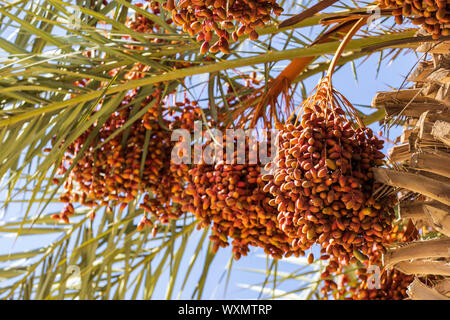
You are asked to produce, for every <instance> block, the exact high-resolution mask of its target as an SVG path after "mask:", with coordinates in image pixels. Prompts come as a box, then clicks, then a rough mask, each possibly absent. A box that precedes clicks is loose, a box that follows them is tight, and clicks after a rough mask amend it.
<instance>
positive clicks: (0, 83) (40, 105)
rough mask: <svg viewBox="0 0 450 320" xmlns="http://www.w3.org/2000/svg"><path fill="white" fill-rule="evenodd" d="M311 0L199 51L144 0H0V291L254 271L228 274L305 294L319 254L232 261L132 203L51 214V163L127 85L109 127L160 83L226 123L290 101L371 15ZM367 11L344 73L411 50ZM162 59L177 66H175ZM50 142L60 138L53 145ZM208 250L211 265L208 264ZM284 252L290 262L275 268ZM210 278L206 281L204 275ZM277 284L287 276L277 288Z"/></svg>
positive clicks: (59, 186) (358, 6)
mask: <svg viewBox="0 0 450 320" xmlns="http://www.w3.org/2000/svg"><path fill="white" fill-rule="evenodd" d="M155 2H165V1H162V0H158V1H155ZM321 2H327V3H325V4H322V7H321V8H319V9H320V10H312V11H311V10H310V11H309V12H306V14H303V16H301V17H300V19H299V17H298V14H299V13H301V12H304V10H305V9H307V8H311V7H312V6H313V5H315V4H316V2H314V1H306V2H302V4H299V3H298V2H297V1H285V0H282V1H279V4H280V5H281V6H282V7H283V8H284V9H285V10H284V13H283V14H281V15H280V16H279V17H278V18H273V19H272V20H271V21H270V22H268V23H266V24H265V26H264V27H260V28H258V29H257V32H258V34H259V38H258V40H250V39H249V37H248V36H247V35H244V36H242V37H240V38H239V39H238V40H237V41H231V40H230V52H229V53H226V54H223V53H221V52H219V53H208V54H206V55H205V54H202V53H200V52H199V49H200V44H199V43H198V42H197V41H196V40H195V37H193V36H191V35H189V34H188V33H184V32H183V31H182V30H181V29H180V28H179V27H177V26H175V25H174V24H171V23H170V21H169V19H170V17H171V12H170V11H167V10H165V9H163V8H161V9H160V11H161V13H160V14H158V15H157V14H155V13H154V12H152V11H151V10H149V9H148V4H149V3H150V2H146V1H137V0H136V1H134V0H132V1H129V0H113V1H105V0H74V1H70V0H37V1H26V0H6V1H5V0H0V21H1V23H0V52H1V58H0V59H1V60H0V181H1V190H0V200H1V202H0V206H1V210H2V219H1V220H0V237H1V239H2V240H1V242H2V245H1V246H0V247H1V251H0V280H1V282H0V297H2V298H3V299H150V298H155V297H156V298H167V299H173V298H178V297H184V298H186V297H187V298H195V299H201V298H205V297H209V296H210V295H209V294H211V292H213V293H214V291H215V290H216V289H218V288H220V290H226V288H227V286H228V283H229V281H230V277H232V271H233V272H250V273H251V274H252V275H254V276H255V275H256V276H257V275H261V277H262V280H261V279H260V280H261V281H260V280H257V281H254V283H247V282H246V281H243V280H242V279H241V282H242V283H241V284H240V286H241V287H242V288H243V289H242V290H248V291H251V292H257V294H258V295H259V297H264V298H314V297H317V287H318V285H319V279H318V277H317V275H318V274H319V273H318V272H319V270H320V268H321V265H320V263H315V264H312V265H309V266H308V265H306V263H305V261H304V259H293V258H289V259H287V260H286V261H284V260H274V259H271V258H269V257H266V256H265V255H263V256H262V257H257V259H260V263H259V264H258V265H257V267H254V266H252V267H247V268H237V267H236V263H235V262H233V257H232V254H231V250H224V251H219V253H215V252H214V250H213V246H212V243H211V242H210V240H209V237H208V235H209V232H210V230H209V229H203V230H197V228H196V227H197V225H198V221H197V220H196V219H195V216H194V215H192V214H187V215H186V216H184V217H183V218H181V219H179V220H177V221H170V222H169V223H168V224H166V225H164V226H161V227H160V228H159V229H158V233H157V234H156V236H153V235H152V232H151V230H148V229H144V230H143V231H138V230H137V229H136V224H137V221H139V218H140V217H141V216H142V214H143V210H142V209H141V208H140V207H139V206H138V201H134V202H131V203H130V204H129V206H128V207H127V209H126V210H123V211H122V210H119V208H116V207H114V208H112V212H110V213H105V212H104V211H105V210H104V208H103V209H101V208H100V209H98V210H97V211H98V212H97V217H96V218H95V219H94V220H91V219H90V216H89V215H88V212H89V211H90V208H86V207H83V206H79V207H76V208H75V210H74V213H73V216H72V217H71V219H70V221H69V222H68V223H66V222H64V221H55V220H54V219H52V215H53V214H55V213H58V212H59V211H60V210H61V207H62V204H61V203H60V202H59V197H60V195H61V194H62V193H63V191H64V190H63V183H64V178H63V179H55V177H57V169H58V168H57V167H58V166H57V164H58V163H60V162H61V160H62V159H63V156H64V154H65V152H66V150H67V148H68V147H69V146H70V144H71V143H73V142H74V141H75V140H76V139H77V138H78V137H80V136H81V135H82V134H83V133H84V132H86V130H88V129H89V128H90V127H92V125H93V124H96V123H102V122H104V121H105V119H107V118H108V117H109V116H110V115H111V114H112V113H114V112H115V111H116V109H117V106H118V102H120V101H121V100H122V99H123V97H124V96H126V94H127V93H128V92H130V90H134V89H139V90H138V93H137V95H136V97H135V101H136V102H134V105H133V108H135V114H136V117H134V118H133V117H131V118H130V119H129V120H128V121H127V122H126V123H125V124H124V125H123V126H122V128H121V131H122V130H123V131H124V132H125V131H126V130H127V128H128V130H129V128H131V125H132V124H133V122H134V121H135V120H136V119H137V118H138V117H139V116H142V114H141V113H140V112H142V111H140V109H139V108H140V103H139V101H142V100H143V99H145V97H146V96H148V95H151V94H152V93H153V92H155V90H157V89H158V88H159V87H160V85H161V84H162V85H163V88H164V92H163V97H164V95H170V94H173V92H174V91H176V92H178V93H179V94H181V95H184V94H186V95H188V96H190V97H192V98H193V99H195V100H198V101H199V102H200V103H201V104H202V106H203V109H202V110H203V115H204V117H211V118H214V119H217V118H220V117H221V116H223V113H225V115H226V116H227V117H228V116H231V120H232V121H235V122H237V121H239V119H242V118H244V115H245V114H246V113H247V114H248V113H250V114H251V113H253V114H256V113H258V112H259V113H260V114H263V113H265V112H266V111H267V110H268V109H269V106H270V108H272V107H273V105H274V106H276V107H279V106H281V105H284V104H286V103H288V104H289V103H291V104H296V103H298V102H300V101H301V99H303V98H305V97H306V95H307V92H308V91H309V90H310V89H311V88H309V86H310V83H311V82H310V81H311V79H317V77H318V76H321V75H322V74H323V73H324V72H325V71H326V70H327V69H328V67H329V64H330V57H331V56H332V55H333V53H334V52H335V51H336V49H337V48H338V46H339V43H340V39H342V37H343V35H345V33H346V32H348V28H347V29H346V28H344V27H343V26H344V25H345V23H347V22H349V21H350V22H352V21H353V22H354V21H356V20H357V19H360V18H364V17H366V18H368V17H369V16H370V15H368V12H375V11H373V10H372V9H373V8H374V7H373V4H370V3H369V4H366V3H364V2H362V1H357V2H355V1H340V2H336V1H321ZM142 3H144V5H141V4H142ZM326 7H328V8H326ZM323 9H325V10H323ZM316 11H317V12H316ZM137 15H139V16H141V17H144V18H145V19H148V21H151V22H152V23H153V24H155V25H158V32H157V33H146V32H142V31H139V30H136V29H134V28H132V27H131V26H130V23H129V21H133V19H136V16H137ZM292 17H294V18H292ZM288 18H292V19H289V20H288V21H287V22H285V23H283V24H281V25H280V22H281V21H284V20H287V19H288ZM380 21H382V23H381V24H380V25H379V26H378V28H376V29H373V28H367V27H363V28H362V29H361V30H360V31H359V32H358V34H357V35H356V36H355V37H354V38H353V39H352V40H351V41H350V42H349V43H348V45H347V46H346V48H345V51H344V53H343V55H342V57H341V59H340V60H339V61H338V65H337V69H339V68H340V67H342V66H345V65H351V66H352V67H353V69H354V72H355V76H357V73H358V72H357V68H356V63H357V62H358V61H359V62H361V61H363V60H364V59H366V58H368V57H369V56H371V55H375V54H376V55H379V57H380V59H379V66H378V67H379V68H380V67H382V65H383V63H384V62H385V61H386V60H388V59H390V60H394V59H400V58H399V56H400V53H401V52H402V51H404V50H408V49H410V48H414V47H415V45H416V44H415V42H414V38H413V35H414V32H415V31H414V30H411V29H410V28H407V27H399V26H395V25H394V24H393V22H392V21H391V20H390V18H389V16H386V17H382V18H381V20H380ZM286 61H287V62H290V63H289V64H286ZM175 62H183V63H186V67H183V68H176V67H174V65H175ZM136 64H140V65H143V66H145V71H144V72H143V76H142V77H138V78H135V79H126V80H125V79H124V75H125V74H126V73H127V72H129V71H130V70H132V68H133V66H135V65H136ZM114 70H115V72H112V71H114ZM250 74H253V78H254V79H257V80H258V82H259V86H258V87H257V88H253V89H254V90H256V92H258V93H259V94H258V95H256V97H257V98H256V99H254V100H247V99H245V97H246V94H247V93H248V92H246V91H245V90H241V89H242V87H243V85H242V81H240V80H241V79H242V75H250ZM315 77H316V78H315ZM85 80H89V81H88V82H87V84H86V85H80V83H83V81H85ZM225 87H226V88H231V89H230V90H229V92H226V91H225V90H224V88H225ZM244 89H245V88H244ZM253 89H252V90H253ZM229 95H234V96H235V97H236V98H237V100H238V103H237V104H236V105H234V109H233V112H231V111H228V112H229V114H227V111H224V110H226V109H225V108H218V105H219V104H221V103H223V101H227V98H228V97H229ZM99 105H101V106H102V107H101V108H98V106H99ZM94 110H95V113H93V111H94ZM364 110H367V109H364ZM143 112H145V111H143ZM361 116H362V117H363V119H364V121H365V122H366V124H370V123H374V122H376V121H378V120H380V119H382V118H383V117H384V114H383V110H377V109H375V110H370V109H369V112H367V114H364V113H362V112H361ZM119 133H120V132H117V134H119ZM96 135H98V132H96V131H95V130H94V131H92V132H91V133H90V135H89V139H92V140H91V141H95V139H96V138H97V136H96ZM55 141H56V142H58V144H57V145H58V146H59V147H52V146H53V144H52V142H55ZM46 148H51V150H48V151H49V152H44V150H45V149H46ZM81 154H82V153H81ZM77 161H79V159H78V158H75V159H74V162H73V165H72V167H71V168H69V171H68V172H67V173H66V176H67V175H68V174H69V172H70V170H71V169H72V168H73V166H74V165H75V164H76V163H77ZM66 176H65V177H66ZM59 178H60V177H59ZM258 252H259V251H258ZM218 256H220V257H218ZM215 259H216V260H217V259H221V261H224V263H223V264H220V265H217V264H214V261H215ZM245 259H247V258H245V257H243V258H242V260H245ZM264 259H266V260H267V261H266V263H264ZM253 261H254V260H253ZM286 263H291V267H290V271H289V272H282V271H280V270H279V269H278V267H279V265H280V266H281V265H283V264H286ZM216 276H217V277H216ZM211 277H216V278H217V279H218V280H217V281H216V280H215V281H213V282H214V284H212V285H211V284H210V282H208V281H207V279H211ZM258 279H259V278H258ZM249 281H250V280H249ZM289 282H290V283H293V285H292V284H291V285H290V286H287V287H286V288H287V289H286V288H285V287H283V285H284V284H287V283H289ZM205 290H207V291H208V292H209V294H208V295H207V296H205ZM305 293H306V294H305ZM213 297H220V295H218V296H214V295H213Z"/></svg>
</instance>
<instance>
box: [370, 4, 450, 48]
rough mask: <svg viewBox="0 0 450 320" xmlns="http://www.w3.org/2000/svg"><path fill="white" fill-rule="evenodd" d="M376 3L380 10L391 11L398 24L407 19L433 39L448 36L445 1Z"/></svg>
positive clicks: (449, 15) (448, 7) (448, 10)
mask: <svg viewBox="0 0 450 320" xmlns="http://www.w3.org/2000/svg"><path fill="white" fill-rule="evenodd" d="M378 3H379V6H380V8H382V9H393V11H392V14H393V15H394V16H395V22H396V23H398V24H402V23H403V17H407V18H410V19H411V21H412V23H413V24H415V25H421V26H422V27H423V28H424V29H425V30H426V31H428V32H429V33H431V34H432V36H433V38H434V39H438V38H439V36H441V35H442V36H448V35H450V3H449V2H448V1H447V0H406V1H405V0H395V1H394V0H378Z"/></svg>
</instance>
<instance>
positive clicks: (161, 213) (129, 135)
mask: <svg viewBox="0 0 450 320" xmlns="http://www.w3.org/2000/svg"><path fill="white" fill-rule="evenodd" d="M137 93H138V90H133V91H131V92H130V93H128V94H127V96H126V97H125V99H124V100H123V101H122V102H121V106H119V108H118V109H117V111H116V112H114V113H113V114H111V116H110V117H109V118H108V120H107V121H106V122H105V123H104V124H103V125H101V126H97V124H94V125H93V126H92V127H90V128H89V129H88V130H87V131H86V132H84V133H83V134H82V135H81V136H80V137H78V138H77V139H76V140H75V141H74V143H72V144H71V145H70V146H69V147H68V149H67V150H66V152H65V155H64V157H63V160H62V162H61V164H60V167H59V173H60V174H61V175H64V174H65V173H66V172H67V170H68V168H69V167H70V166H71V165H72V164H73V163H74V162H73V161H74V159H75V158H76V157H77V156H79V155H80V156H81V157H80V159H79V160H78V161H77V162H76V163H75V164H74V167H73V169H72V170H71V172H70V173H69V175H68V177H67V179H66V181H65V182H64V188H65V193H64V194H63V195H62V196H61V197H60V200H61V201H62V202H66V203H67V205H66V207H65V208H64V209H63V211H62V212H61V214H60V215H58V216H57V217H56V216H55V218H60V219H63V220H65V221H68V217H69V216H70V214H71V213H73V211H74V209H73V204H72V203H80V204H81V205H85V206H88V207H92V208H97V207H100V206H106V207H107V211H108V212H110V211H112V207H114V206H119V209H120V210H123V209H125V207H126V206H127V204H128V203H130V202H131V201H134V200H136V199H139V198H140V196H141V195H143V194H144V197H143V201H142V203H141V205H140V206H141V208H143V209H144V211H145V212H147V213H150V214H152V215H153V216H154V217H155V218H156V219H158V220H159V221H160V222H162V223H167V222H168V220H169V218H173V219H176V218H178V217H179V216H180V215H181V214H182V213H183V212H182V211H181V210H180V207H179V206H178V205H176V204H175V203H173V202H172V200H171V199H172V197H174V196H177V195H178V194H179V193H180V192H181V190H182V189H183V187H184V177H183V175H184V174H186V173H187V169H188V168H187V167H183V166H179V167H177V168H176V169H172V168H171V166H170V156H171V150H172V148H173V146H174V142H172V141H171V131H169V130H166V129H165V128H163V127H162V126H164V127H168V128H170V129H174V128H179V127H182V126H183V127H191V126H193V121H194V119H196V113H198V107H197V104H196V103H195V102H193V103H191V102H190V101H189V100H188V99H186V100H185V101H184V102H183V103H182V104H183V108H182V111H181V116H178V117H176V116H174V115H173V110H171V108H167V109H166V110H165V111H166V112H165V113H164V118H163V119H162V120H161V119H157V118H154V115H155V114H158V112H157V110H158V109H159V108H161V105H160V104H161V101H160V99H161V97H160V94H161V92H160V91H159V90H157V91H155V93H154V94H153V95H152V96H149V97H147V98H146V99H145V100H144V101H143V102H142V103H141V106H140V107H141V108H145V107H147V105H148V104H149V103H152V102H154V104H153V106H151V107H150V108H149V110H148V111H147V112H146V113H145V115H144V116H143V117H141V118H140V119H138V120H137V121H135V122H134V123H133V124H132V125H131V126H130V129H129V131H127V130H123V131H122V132H121V133H119V134H116V131H117V130H119V129H121V128H122V126H123V125H124V124H125V123H126V122H127V121H128V120H129V118H130V113H131V111H132V110H133V99H135V97H136V95H137ZM100 107H101V106H100ZM155 109H156V110H155ZM168 118H170V119H168ZM94 131H97V133H96V138H95V139H93V140H92V141H90V140H89V136H90V135H91V133H92V132H94ZM83 149H84V150H83ZM81 151H83V153H82V154H80V152H81ZM144 156H145V158H143V157H144ZM141 167H142V169H141ZM150 194H151V196H150ZM93 212H95V211H93ZM92 218H93V217H92ZM143 223H144V224H146V225H152V222H151V220H150V219H148V218H147V217H146V216H144V217H143V220H142V222H141V223H140V224H139V225H138V227H139V228H142V227H143Z"/></svg>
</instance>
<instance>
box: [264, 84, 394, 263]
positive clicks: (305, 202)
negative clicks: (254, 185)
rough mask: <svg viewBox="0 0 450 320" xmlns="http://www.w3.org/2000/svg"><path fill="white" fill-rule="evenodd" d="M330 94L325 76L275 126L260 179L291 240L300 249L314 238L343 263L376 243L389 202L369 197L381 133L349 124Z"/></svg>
mask: <svg viewBox="0 0 450 320" xmlns="http://www.w3.org/2000/svg"><path fill="white" fill-rule="evenodd" d="M331 96H333V92H330V89H329V85H328V84H327V83H326V82H325V81H323V82H322V83H321V84H320V85H319V87H318V89H317V92H316V95H314V99H313V100H312V99H309V100H307V101H306V103H305V104H304V105H303V106H302V111H303V112H302V115H301V122H300V123H299V124H295V123H294V124H293V123H288V124H286V125H284V126H282V127H281V130H280V133H279V141H278V143H279V147H278V150H277V154H276V157H275V159H274V160H273V161H272V162H271V163H269V164H268V166H267V169H268V170H271V173H269V174H266V175H264V176H263V177H262V179H263V180H264V181H266V182H267V183H266V185H265V187H264V191H266V192H270V193H271V194H272V195H273V197H274V198H273V199H272V200H270V202H269V204H270V205H272V206H273V207H274V208H276V209H277V210H278V224H279V227H280V229H281V230H283V231H284V232H285V233H286V234H287V235H288V236H289V238H290V239H291V241H292V246H293V247H294V248H300V249H301V250H303V251H306V250H308V249H309V248H311V247H312V246H313V245H314V244H319V245H320V246H321V247H322V248H324V250H325V251H326V253H327V254H328V255H330V256H333V257H335V258H337V259H338V261H339V263H340V264H343V265H347V264H348V263H349V262H351V261H355V259H359V260H364V259H366V258H367V256H370V253H371V252H372V251H374V250H378V249H379V248H381V242H382V239H383V236H384V235H386V234H387V233H389V231H390V228H391V221H392V218H393V210H392V209H391V208H390V206H385V205H382V204H381V203H378V202H377V201H376V200H375V199H374V197H373V192H374V188H376V187H377V186H376V184H375V183H374V177H373V173H372V168H373V167H376V166H379V165H381V164H382V163H383V158H384V155H383V153H382V152H380V150H381V149H382V148H383V141H382V140H379V139H378V138H377V137H376V136H375V135H373V133H372V131H371V129H369V128H364V127H357V128H355V127H354V125H353V124H354V121H351V120H348V119H347V117H346V116H345V112H344V110H343V109H342V108H341V107H340V106H339V105H337V104H335V103H331V102H330V99H329V97H331ZM333 99H335V97H333ZM333 101H335V100H333Z"/></svg>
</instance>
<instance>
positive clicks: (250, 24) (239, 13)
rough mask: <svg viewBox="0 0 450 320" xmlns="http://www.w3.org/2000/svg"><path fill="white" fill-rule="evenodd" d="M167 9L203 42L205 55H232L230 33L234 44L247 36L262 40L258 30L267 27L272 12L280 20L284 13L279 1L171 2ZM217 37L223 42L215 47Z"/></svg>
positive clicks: (191, 0) (187, 0) (221, 0)
mask: <svg viewBox="0 0 450 320" xmlns="http://www.w3.org/2000/svg"><path fill="white" fill-rule="evenodd" d="M164 7H165V8H166V9H167V10H172V19H173V21H174V23H175V24H176V25H178V26H181V27H182V28H183V30H184V31H185V32H187V33H189V34H190V35H191V36H196V37H197V41H199V42H202V46H201V49H200V52H201V53H203V54H205V53H207V52H208V50H209V51H210V52H212V53H216V52H219V51H222V52H223V53H225V54H228V53H230V49H229V40H230V32H231V37H232V39H233V40H234V41H237V39H238V38H239V36H241V35H243V34H248V35H249V37H250V39H252V40H256V39H258V33H257V32H256V30H255V29H256V28H258V27H264V25H265V24H266V23H267V22H269V21H270V15H271V13H272V12H273V13H274V14H275V15H277V16H279V15H280V14H281V13H282V12H283V8H281V7H280V6H279V5H278V4H277V3H276V1H275V0H231V1H228V0H180V1H174V0H168V1H167V2H166V3H165V4H164ZM214 34H215V35H216V36H217V37H218V38H219V40H217V41H216V42H215V43H214V44H212V45H211V44H210V43H211V40H212V39H213V35H214Z"/></svg>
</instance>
